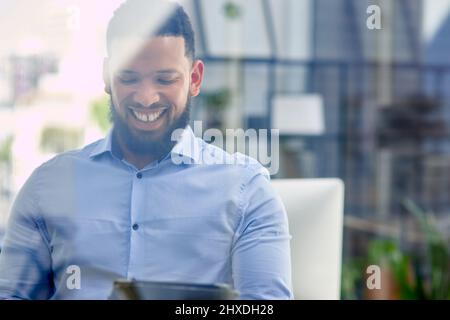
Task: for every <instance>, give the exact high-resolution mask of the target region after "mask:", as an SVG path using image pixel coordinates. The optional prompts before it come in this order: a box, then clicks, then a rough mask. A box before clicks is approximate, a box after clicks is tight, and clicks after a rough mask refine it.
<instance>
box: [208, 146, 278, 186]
mask: <svg viewBox="0 0 450 320" xmlns="http://www.w3.org/2000/svg"><path fill="white" fill-rule="evenodd" d="M201 141H202V142H201V145H202V148H201V149H202V151H201V159H200V163H201V164H204V165H219V166H223V167H224V168H226V170H229V171H232V172H236V173H239V174H240V175H241V176H242V177H243V178H244V182H245V181H248V180H250V179H251V178H252V177H254V176H257V175H261V176H263V177H265V178H266V179H267V180H270V174H269V171H268V170H267V168H265V167H264V166H263V165H261V163H259V162H258V160H256V159H254V158H252V157H249V156H247V155H245V154H242V153H240V152H236V153H233V154H231V153H229V152H227V151H225V150H223V149H222V148H219V147H217V146H214V145H211V144H208V143H206V142H205V141H203V140H201Z"/></svg>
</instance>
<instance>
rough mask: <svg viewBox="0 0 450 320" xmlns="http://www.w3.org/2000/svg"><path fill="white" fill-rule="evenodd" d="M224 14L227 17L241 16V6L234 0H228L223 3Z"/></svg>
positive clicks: (235, 17)
mask: <svg viewBox="0 0 450 320" xmlns="http://www.w3.org/2000/svg"><path fill="white" fill-rule="evenodd" d="M224 12H225V16H226V17H227V18H229V19H237V18H239V17H240V16H241V8H240V7H239V6H238V5H237V4H236V3H234V2H232V1H228V2H227V3H226V4H225V5H224Z"/></svg>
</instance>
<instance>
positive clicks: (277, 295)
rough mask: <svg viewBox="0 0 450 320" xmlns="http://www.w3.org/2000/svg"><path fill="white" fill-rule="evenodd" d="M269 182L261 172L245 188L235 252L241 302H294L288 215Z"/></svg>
mask: <svg viewBox="0 0 450 320" xmlns="http://www.w3.org/2000/svg"><path fill="white" fill-rule="evenodd" d="M269 180H270V178H269V175H268V173H267V171H265V170H264V168H261V170H259V172H258V173H257V174H253V175H252V177H251V178H250V179H249V181H248V182H247V183H245V184H244V185H243V187H242V203H241V213H242V217H241V222H240V224H239V226H238V229H237V231H236V235H235V241H234V245H233V249H232V272H233V281H234V287H235V289H236V290H237V291H238V292H239V298H240V299H258V300H272V299H273V300H276V299H292V298H293V294H292V285H291V258H290V244H289V242H290V238H291V236H290V235H289V228H288V221H287V214H286V210H285V209H284V206H283V203H282V202H281V199H280V198H279V197H278V196H277V195H276V193H275V191H274V189H273V188H272V186H271V184H270V181H269Z"/></svg>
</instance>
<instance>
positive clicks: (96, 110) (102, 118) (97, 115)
mask: <svg viewBox="0 0 450 320" xmlns="http://www.w3.org/2000/svg"><path fill="white" fill-rule="evenodd" d="M91 118H92V119H93V120H94V121H95V123H96V124H97V125H98V127H99V128H100V129H101V130H102V132H103V133H106V132H107V131H108V130H109V129H110V128H111V122H110V121H109V98H108V97H107V96H105V97H102V98H101V99H98V100H95V101H94V102H93V103H92V105H91Z"/></svg>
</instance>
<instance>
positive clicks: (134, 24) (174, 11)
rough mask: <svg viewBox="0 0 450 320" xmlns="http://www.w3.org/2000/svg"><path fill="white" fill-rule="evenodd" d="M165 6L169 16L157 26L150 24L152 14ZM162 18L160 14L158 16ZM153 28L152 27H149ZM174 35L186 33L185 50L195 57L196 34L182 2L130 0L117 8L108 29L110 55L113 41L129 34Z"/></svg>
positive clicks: (147, 35)
mask: <svg viewBox="0 0 450 320" xmlns="http://www.w3.org/2000/svg"><path fill="white" fill-rule="evenodd" d="M161 8H164V9H165V10H168V11H164V12H165V14H167V13H169V15H168V16H167V18H165V19H164V20H163V21H161V22H160V24H159V25H158V26H157V28H150V26H151V25H152V23H155V22H156V21H151V19H155V18H154V17H152V15H153V16H155V14H156V15H158V9H161ZM157 19H161V16H157ZM149 29H151V30H149ZM136 35H137V36H144V37H154V36H174V37H183V38H184V42H185V52H186V56H187V57H188V58H191V59H192V61H193V60H194V59H195V35H194V30H193V28H192V24H191V21H190V19H189V16H188V15H187V13H186V11H185V10H184V9H183V7H182V6H181V5H179V4H178V3H175V2H172V1H171V2H169V1H167V0H166V1H164V0H127V1H125V2H124V3H123V4H122V5H121V6H120V7H119V8H118V9H117V10H116V11H115V12H114V16H113V17H112V19H111V20H110V21H109V24H108V29H107V33H106V42H107V52H108V56H111V54H112V52H111V51H112V49H111V44H112V41H113V40H114V39H116V38H119V37H126V36H136Z"/></svg>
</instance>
